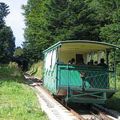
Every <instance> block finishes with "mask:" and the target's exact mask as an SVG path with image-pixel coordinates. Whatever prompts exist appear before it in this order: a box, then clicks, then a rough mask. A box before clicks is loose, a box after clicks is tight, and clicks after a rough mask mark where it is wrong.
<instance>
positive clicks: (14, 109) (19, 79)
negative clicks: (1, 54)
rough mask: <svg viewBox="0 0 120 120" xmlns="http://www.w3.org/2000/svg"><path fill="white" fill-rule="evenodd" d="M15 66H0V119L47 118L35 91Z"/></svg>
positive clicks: (30, 119)
mask: <svg viewBox="0 0 120 120" xmlns="http://www.w3.org/2000/svg"><path fill="white" fill-rule="evenodd" d="M23 81H24V77H23V76H22V74H21V71H20V70H19V69H18V68H17V69H16V68H15V67H8V66H4V67H3V66H2V67H0V120H47V117H46V115H45V114H44V113H43V112H42V111H41V109H40V108H39V107H38V106H39V105H38V101H37V97H36V95H35V92H34V91H33V90H32V89H31V88H30V87H29V86H27V85H25V84H23Z"/></svg>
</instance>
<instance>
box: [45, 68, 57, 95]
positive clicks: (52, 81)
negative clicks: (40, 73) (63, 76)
mask: <svg viewBox="0 0 120 120" xmlns="http://www.w3.org/2000/svg"><path fill="white" fill-rule="evenodd" d="M44 86H45V87H46V88H47V89H48V90H49V91H50V92H51V93H56V66H55V67H54V69H53V70H52V71H51V70H49V71H48V70H46V71H44Z"/></svg>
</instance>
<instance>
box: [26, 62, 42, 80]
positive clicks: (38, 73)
mask: <svg viewBox="0 0 120 120" xmlns="http://www.w3.org/2000/svg"><path fill="white" fill-rule="evenodd" d="M27 73H28V74H30V75H32V76H34V77H36V78H38V79H42V77H43V61H39V62H37V63H34V64H33V65H32V66H31V68H30V70H29V71H27Z"/></svg>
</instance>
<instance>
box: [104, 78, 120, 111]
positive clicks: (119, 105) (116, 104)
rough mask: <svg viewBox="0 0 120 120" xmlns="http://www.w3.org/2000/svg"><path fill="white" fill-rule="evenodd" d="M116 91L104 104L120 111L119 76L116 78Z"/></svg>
mask: <svg viewBox="0 0 120 120" xmlns="http://www.w3.org/2000/svg"><path fill="white" fill-rule="evenodd" d="M117 90H118V91H117V92H116V93H115V94H114V95H113V97H112V98H110V99H109V100H107V102H106V106H107V107H109V108H111V109H114V110H116V111H118V112H120V77H118V79H117Z"/></svg>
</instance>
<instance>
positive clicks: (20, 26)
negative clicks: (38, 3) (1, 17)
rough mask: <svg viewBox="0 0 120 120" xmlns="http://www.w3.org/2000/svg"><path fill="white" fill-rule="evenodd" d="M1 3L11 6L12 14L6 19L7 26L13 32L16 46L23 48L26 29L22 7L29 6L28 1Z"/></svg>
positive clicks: (15, 0)
mask: <svg viewBox="0 0 120 120" xmlns="http://www.w3.org/2000/svg"><path fill="white" fill-rule="evenodd" d="M0 2H4V3H6V4H7V5H8V6H9V10H10V13H9V14H8V16H7V17H6V18H5V21H6V25H7V26H10V27H11V29H12V31H13V34H14V36H15V44H16V46H21V45H22V43H23V41H24V35H23V34H24V28H25V24H24V16H23V15H22V13H23V12H24V11H23V10H22V9H21V6H22V5H23V4H27V0H0Z"/></svg>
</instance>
